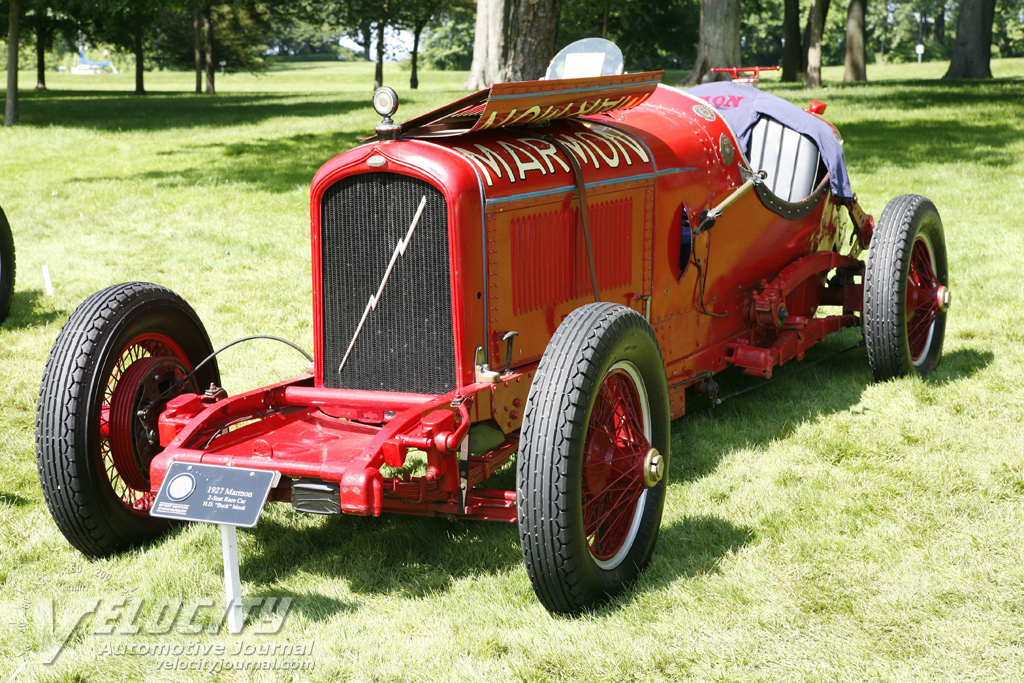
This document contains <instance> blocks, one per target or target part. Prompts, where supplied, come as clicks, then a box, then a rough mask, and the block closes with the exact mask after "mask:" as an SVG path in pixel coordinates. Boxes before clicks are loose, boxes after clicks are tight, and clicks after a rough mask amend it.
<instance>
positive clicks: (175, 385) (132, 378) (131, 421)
mask: <svg viewBox="0 0 1024 683" xmlns="http://www.w3.org/2000/svg"><path fill="white" fill-rule="evenodd" d="M187 375H188V371H187V370H186V369H185V367H184V366H183V365H182V364H181V363H180V362H179V361H178V360H176V359H174V358H167V357H153V356H148V357H146V358H140V359H139V360H137V361H135V362H134V363H132V364H131V365H130V366H129V367H128V369H127V370H125V372H124V373H123V374H122V375H121V376H120V377H119V378H118V380H117V384H116V386H115V387H114V391H113V393H112V394H111V397H110V417H109V419H110V423H109V426H108V435H109V439H110V455H111V457H112V458H113V460H114V466H115V467H116V468H117V472H118V474H120V475H121V478H122V479H124V482H125V483H126V484H128V486H130V487H132V488H133V489H135V490H136V491H148V490H149V463H150V461H152V459H153V456H155V455H156V454H157V453H159V452H160V443H159V438H158V435H157V423H156V421H157V418H158V417H159V415H160V412H161V411H162V410H163V408H164V406H166V405H167V401H169V400H171V399H172V398H174V397H175V396H177V395H179V394H181V393H182V392H183V391H184V390H185V383H184V378H185V377H186V376H187Z"/></svg>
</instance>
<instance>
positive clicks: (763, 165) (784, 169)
mask: <svg viewBox="0 0 1024 683" xmlns="http://www.w3.org/2000/svg"><path fill="white" fill-rule="evenodd" d="M747 158H748V159H749V161H750V166H751V167H752V168H753V169H755V170H759V171H764V172H765V173H767V177H766V178H765V184H766V185H767V186H768V189H770V190H771V191H772V193H773V194H774V195H775V196H776V197H778V198H779V199H782V200H785V201H787V202H799V201H801V200H803V199H806V198H807V197H809V196H810V195H811V193H812V192H813V191H814V189H815V188H816V187H817V186H818V183H820V182H821V180H822V178H824V177H825V165H824V164H823V163H822V161H821V153H820V152H819V151H818V146H817V145H816V144H814V140H812V139H811V138H810V137H808V136H807V135H802V134H800V133H798V132H796V131H795V130H793V129H792V128H788V127H786V126H784V125H782V124H781V123H779V122H778V121H776V120H775V119H773V118H770V117H768V116H761V117H759V119H758V121H757V123H756V124H754V128H753V130H752V131H751V134H750V149H749V151H748V155H747Z"/></svg>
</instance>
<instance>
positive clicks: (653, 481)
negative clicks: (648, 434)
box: [644, 448, 665, 488]
mask: <svg viewBox="0 0 1024 683" xmlns="http://www.w3.org/2000/svg"><path fill="white" fill-rule="evenodd" d="M664 476H665V458H664V457H662V455H661V453H659V452H658V449H657V448H652V449H651V450H649V451H647V455H646V456H644V486H646V487H647V488H651V487H652V486H657V484H658V482H659V481H661V480H662V478H663V477H664Z"/></svg>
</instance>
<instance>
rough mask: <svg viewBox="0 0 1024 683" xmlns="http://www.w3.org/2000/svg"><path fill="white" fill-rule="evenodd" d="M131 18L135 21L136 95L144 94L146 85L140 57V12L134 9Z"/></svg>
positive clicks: (141, 56) (141, 57)
mask: <svg viewBox="0 0 1024 683" xmlns="http://www.w3.org/2000/svg"><path fill="white" fill-rule="evenodd" d="M133 19H134V23H135V26H134V28H135V42H134V48H135V94H136V95H145V94H146V85H145V83H144V82H143V75H144V73H145V71H144V64H143V61H142V59H143V54H142V12H140V11H137V10H136V12H135V16H134V17H133Z"/></svg>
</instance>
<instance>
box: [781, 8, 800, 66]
mask: <svg viewBox="0 0 1024 683" xmlns="http://www.w3.org/2000/svg"><path fill="white" fill-rule="evenodd" d="M782 40H783V46H782V80H783V81H785V82H787V83H795V82H797V81H799V80H800V75H801V73H800V60H801V58H802V55H803V50H802V49H801V47H800V0H786V7H785V14H784V15H783V19H782Z"/></svg>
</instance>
